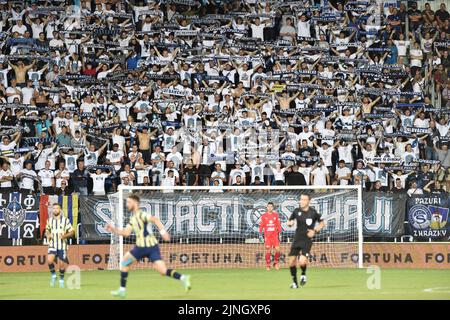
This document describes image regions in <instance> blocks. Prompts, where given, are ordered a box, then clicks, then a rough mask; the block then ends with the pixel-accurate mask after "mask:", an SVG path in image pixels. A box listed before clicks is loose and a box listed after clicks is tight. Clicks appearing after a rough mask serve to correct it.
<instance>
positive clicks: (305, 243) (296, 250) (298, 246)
mask: <svg viewBox="0 0 450 320" xmlns="http://www.w3.org/2000/svg"><path fill="white" fill-rule="evenodd" d="M312 244H313V242H312V241H311V240H301V241H296V242H294V243H292V246H291V251H289V256H294V257H297V256H305V257H308V256H309V252H310V251H311V247H312Z"/></svg>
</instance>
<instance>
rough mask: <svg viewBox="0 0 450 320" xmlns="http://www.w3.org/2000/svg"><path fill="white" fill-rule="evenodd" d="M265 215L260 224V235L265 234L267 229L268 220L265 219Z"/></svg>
mask: <svg viewBox="0 0 450 320" xmlns="http://www.w3.org/2000/svg"><path fill="white" fill-rule="evenodd" d="M264 216H265V214H263V215H262V216H261V221H260V223H259V233H261V234H262V233H263V231H264V228H265V227H266V219H264Z"/></svg>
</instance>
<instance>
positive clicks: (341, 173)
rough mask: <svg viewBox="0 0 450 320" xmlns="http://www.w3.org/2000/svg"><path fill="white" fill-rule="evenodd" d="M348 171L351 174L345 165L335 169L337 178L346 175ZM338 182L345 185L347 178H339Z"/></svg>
mask: <svg viewBox="0 0 450 320" xmlns="http://www.w3.org/2000/svg"><path fill="white" fill-rule="evenodd" d="M349 173H350V174H351V173H352V172H351V171H350V169H349V168H347V167H343V168H339V167H338V168H337V169H336V176H337V178H342V177H347V176H348V174H349ZM339 184H340V185H341V186H346V185H348V180H339Z"/></svg>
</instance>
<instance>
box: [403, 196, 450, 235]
mask: <svg viewBox="0 0 450 320" xmlns="http://www.w3.org/2000/svg"><path fill="white" fill-rule="evenodd" d="M449 208H450V197H449V195H448V194H445V193H444V194H442V195H441V194H430V195H417V196H412V197H410V198H409V199H408V202H407V218H408V226H409V228H408V229H409V230H408V233H409V234H410V235H412V236H413V237H415V238H419V239H420V238H427V239H432V240H434V241H447V240H449V239H450V223H448V216H449Z"/></svg>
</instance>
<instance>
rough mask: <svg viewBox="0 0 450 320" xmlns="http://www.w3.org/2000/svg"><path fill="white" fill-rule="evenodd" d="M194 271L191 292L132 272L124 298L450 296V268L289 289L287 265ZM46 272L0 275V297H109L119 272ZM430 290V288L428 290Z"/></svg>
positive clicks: (358, 276)
mask: <svg viewBox="0 0 450 320" xmlns="http://www.w3.org/2000/svg"><path fill="white" fill-rule="evenodd" d="M183 272H186V273H189V274H191V276H192V285H193V288H192V291H191V292H190V293H188V294H185V293H184V290H183V288H182V285H181V283H179V282H178V281H175V280H173V279H168V278H167V277H161V276H160V275H158V274H157V273H156V272H155V271H153V270H139V271H131V272H130V275H129V277H128V299H172V300H175V299H269V300H275V299H283V300H288V299H447V300H448V299H450V270H424V269H421V270H417V269H416V270H410V269H383V270H381V289H379V290H369V289H367V285H366V283H367V279H368V277H369V276H370V275H369V274H367V273H366V270H365V269H314V268H310V269H309V270H308V284H307V285H306V286H305V287H303V288H299V289H297V290H293V289H289V284H290V275H289V271H288V270H287V269H282V270H279V271H275V270H272V271H270V272H267V271H265V270H261V269H228V270H225V269H219V270H217V269H205V270H198V269H197V270H183ZM49 278H50V276H49V274H48V273H47V272H37V273H2V274H0V299H98V300H103V299H111V296H110V294H109V292H110V290H112V289H117V287H118V284H119V272H117V271H100V270H99V271H84V272H82V273H81V288H80V289H78V290H76V289H74V290H69V289H59V288H50V287H49ZM430 289H431V290H430Z"/></svg>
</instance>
